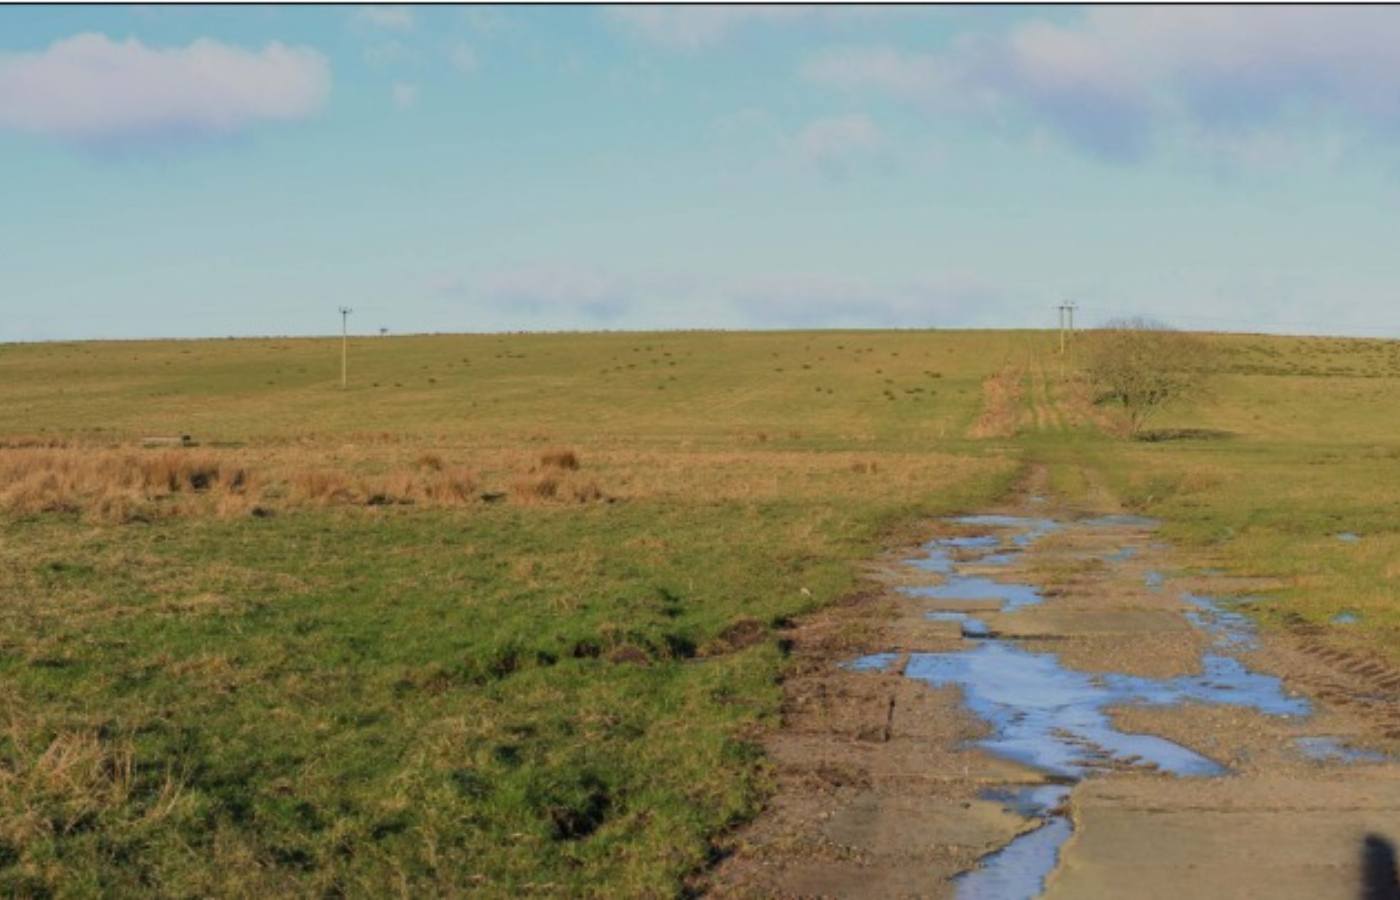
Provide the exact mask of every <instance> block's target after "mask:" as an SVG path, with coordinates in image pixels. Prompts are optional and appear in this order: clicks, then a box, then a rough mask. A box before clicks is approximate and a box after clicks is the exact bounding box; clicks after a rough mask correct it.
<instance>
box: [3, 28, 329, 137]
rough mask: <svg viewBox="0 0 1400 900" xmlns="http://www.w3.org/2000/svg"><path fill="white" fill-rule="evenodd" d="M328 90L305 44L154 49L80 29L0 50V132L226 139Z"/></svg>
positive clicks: (313, 105)
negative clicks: (39, 44)
mask: <svg viewBox="0 0 1400 900" xmlns="http://www.w3.org/2000/svg"><path fill="white" fill-rule="evenodd" d="M330 86H331V73H330V66H329V64H328V63H327V61H326V58H325V57H324V56H322V55H321V54H320V53H318V52H317V51H315V50H312V49H310V48H308V47H288V46H286V45H285V44H281V43H275V42H274V43H271V44H268V45H267V46H266V47H264V48H263V49H262V50H260V51H252V50H245V49H243V48H241V47H235V46H231V45H228V44H223V43H220V42H218V41H215V40H211V39H208V38H200V39H199V40H196V41H194V42H193V43H191V44H189V45H187V46H184V47H173V48H168V49H160V48H153V47H148V46H146V45H145V44H143V43H141V42H140V41H138V40H135V39H134V38H133V39H128V40H126V41H122V42H116V41H113V40H111V39H110V38H108V37H107V36H106V35H102V34H91V33H90V34H80V35H76V36H74V37H71V38H65V39H63V40H60V41H56V42H55V43H53V44H52V45H50V46H49V47H48V49H46V50H43V51H40V52H33V53H5V54H0V129H12V130H16V131H23V132H28V133H32V134H39V135H45V136H49V137H56V138H60V139H64V140H69V141H73V142H76V143H80V144H84V145H88V146H94V147H96V146H103V145H109V144H114V145H121V144H129V143H142V142H149V141H160V140H165V139H172V138H177V139H178V138H190V137H209V136H217V135H229V134H233V133H236V132H239V131H242V130H244V129H246V128H248V127H249V126H251V125H254V124H255V123H258V122H263V121H277V122H289V121H296V120H300V119H305V118H307V117H308V116H310V115H311V114H313V113H314V112H316V110H318V109H319V108H320V107H321V105H322V104H323V103H324V102H325V99H326V96H327V95H328V94H329V93H330Z"/></svg>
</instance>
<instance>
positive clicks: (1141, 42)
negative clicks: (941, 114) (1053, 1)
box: [802, 6, 1400, 160]
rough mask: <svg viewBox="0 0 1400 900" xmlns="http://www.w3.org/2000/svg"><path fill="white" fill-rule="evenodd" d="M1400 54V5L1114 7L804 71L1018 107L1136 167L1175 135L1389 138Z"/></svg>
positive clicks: (862, 54) (891, 89)
mask: <svg viewBox="0 0 1400 900" xmlns="http://www.w3.org/2000/svg"><path fill="white" fill-rule="evenodd" d="M1398 44H1400V11H1396V10H1394V9H1389V8H1378V7H1329V8H1322V7H1314V6H1287V7H1278V6H1273V7H1262V6H1261V7H1252V6H1171V7H1140V6H1129V7H1112V6H1110V7H1091V8H1089V9H1088V10H1086V11H1085V12H1084V13H1083V15H1082V16H1081V17H1079V18H1078V19H1076V20H1074V21H1072V22H1069V23H1066V24H1059V23H1052V22H1049V21H1045V20H1041V19H1037V20H1033V21H1030V22H1024V23H1021V24H1019V25H1016V26H1014V27H1012V28H1011V29H1009V30H1008V31H1006V32H1005V33H1002V34H997V35H982V36H971V35H964V36H963V37H962V38H961V39H959V40H957V41H954V42H953V43H951V44H950V45H949V46H948V47H947V48H945V49H940V50H937V51H931V52H911V51H907V50H897V49H893V48H888V47H886V48H854V49H844V50H837V51H833V52H829V53H827V54H823V55H821V56H818V57H816V58H814V59H812V60H810V61H809V62H808V63H807V64H806V65H805V66H804V67H803V68H802V74H803V75H804V76H805V77H806V78H807V79H809V80H811V81H813V82H817V83H821V84H826V85H830V86H835V87H840V88H843V89H848V90H856V89H872V90H879V91H884V92H887V93H890V94H895V95H900V96H904V97H906V98H910V99H914V100H917V101H919V102H921V103H924V104H934V105H937V106H939V107H940V108H945V109H946V108H953V109H962V110H968V109H978V108H991V109H994V110H998V111H1002V110H1015V111H1020V112H1023V113H1025V114H1027V115H1028V116H1030V118H1031V120H1032V121H1034V122H1036V123H1038V124H1039V125H1041V126H1043V127H1044V128H1046V129H1048V130H1049V131H1051V132H1054V133H1056V134H1058V135H1059V136H1060V137H1061V138H1063V139H1065V140H1067V141H1069V142H1070V143H1071V144H1074V145H1076V146H1078V147H1080V148H1082V149H1085V150H1088V151H1090V152H1092V153H1094V154H1096V155H1098V156H1101V157H1104V158H1108V159H1115V160H1131V159H1134V158H1137V157H1139V156H1141V155H1143V154H1145V153H1146V152H1148V151H1149V150H1150V149H1151V148H1152V147H1153V145H1154V143H1155V142H1156V141H1157V139H1158V138H1159V137H1160V136H1161V133H1162V132H1163V131H1164V130H1167V131H1169V130H1173V129H1175V130H1178V131H1196V132H1211V133H1216V134H1220V133H1232V134H1236V135H1238V134H1244V133H1248V132H1251V131H1257V130H1260V129H1268V128H1279V127H1284V128H1287V127H1289V126H1293V127H1294V128H1295V130H1296V131H1297V132H1299V133H1301V132H1303V131H1305V130H1318V129H1320V128H1345V127H1353V128H1358V129H1361V130H1374V129H1377V128H1379V129H1382V130H1386V131H1390V130H1392V129H1394V128H1395V127H1396V126H1397V125H1400V54H1396V53H1395V52H1394V49H1393V48H1394V47H1395V46H1397V45H1398ZM1195 143H1197V144H1198V145H1201V146H1205V145H1214V146H1229V145H1238V144H1240V142H1239V141H1238V140H1232V141H1221V140H1197V141H1196V142H1195Z"/></svg>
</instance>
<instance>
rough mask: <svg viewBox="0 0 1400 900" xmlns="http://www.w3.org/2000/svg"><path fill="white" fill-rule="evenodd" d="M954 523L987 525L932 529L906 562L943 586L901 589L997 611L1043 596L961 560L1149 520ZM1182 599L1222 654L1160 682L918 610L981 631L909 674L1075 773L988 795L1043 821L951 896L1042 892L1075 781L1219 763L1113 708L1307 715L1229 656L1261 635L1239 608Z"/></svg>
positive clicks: (1024, 748)
mask: <svg viewBox="0 0 1400 900" xmlns="http://www.w3.org/2000/svg"><path fill="white" fill-rule="evenodd" d="M949 521H951V522H953V523H955V524H957V525H963V526H972V527H981V528H987V529H993V531H990V532H989V533H987V534H975V535H963V536H959V537H950V538H940V539H936V540H933V541H930V542H929V543H927V544H925V545H924V547H923V551H924V553H923V555H922V556H921V557H919V558H917V559H913V560H909V561H908V562H909V563H910V564H911V565H913V566H914V567H916V568H919V569H922V570H923V571H926V572H931V573H934V574H938V575H942V576H943V580H942V582H941V583H940V584H937V585H932V586H919V587H905V588H902V589H901V590H902V591H903V593H904V594H906V595H907V596H909V597H912V598H915V599H928V600H953V601H960V600H994V601H998V602H999V612H1001V613H1013V612H1015V611H1016V610H1018V609H1023V608H1025V607H1027V606H1031V605H1034V604H1038V603H1041V602H1043V597H1042V595H1041V594H1040V592H1039V591H1038V590H1037V589H1036V588H1035V587H1034V586H1033V585H1030V584H1023V583H1019V582H1013V581H1009V580H1002V579H998V578H995V577H988V576H987V575H982V574H965V573H964V572H963V569H964V567H968V566H971V567H990V566H999V565H1007V564H1009V563H1010V562H1012V561H1013V560H1014V559H1016V557H1017V556H1019V555H1020V553H1021V552H1022V551H1023V550H1024V548H1026V547H1028V546H1029V545H1031V544H1032V543H1034V542H1035V541H1037V540H1040V539H1041V538H1043V537H1045V536H1046V535H1049V534H1052V533H1054V532H1056V531H1059V530H1060V529H1062V528H1065V527H1076V526H1078V527H1089V528H1096V527H1131V528H1143V529H1149V528H1153V527H1155V526H1156V522H1154V521H1153V520H1151V519H1146V518H1143V517H1141V516H1131V515H1116V516H1100V517H1097V518H1093V519H1087V520H1084V521H1082V522H1079V523H1071V524H1068V525H1067V524H1065V523H1061V522H1057V521H1055V520H1053V519H1048V518H1040V517H1033V516H1006V515H979V516H960V517H957V518H953V519H950V520H949ZM976 551H985V552H981V553H978V552H976ZM955 552H956V554H957V556H956V558H955V555H954V553H955ZM1135 552H1136V551H1135V549H1134V548H1133V547H1124V548H1121V549H1119V550H1117V551H1115V552H1114V553H1111V554H1109V555H1108V556H1107V557H1106V558H1107V559H1109V560H1111V561H1115V562H1122V561H1125V560H1127V559H1129V558H1130V557H1131V556H1132V555H1133V554H1134V553H1135ZM1144 581H1145V584H1146V586H1147V587H1148V588H1149V589H1150V590H1153V591H1159V590H1161V588H1162V586H1163V581H1164V580H1163V576H1162V574H1161V573H1160V572H1148V573H1146V575H1145V577H1144ZM1182 599H1183V600H1184V601H1185V602H1186V603H1187V604H1188V605H1190V607H1191V609H1190V610H1189V611H1188V612H1187V614H1186V615H1187V618H1188V619H1190V621H1191V622H1192V624H1193V625H1195V626H1196V627H1198V628H1200V629H1202V630H1204V631H1206V632H1208V633H1209V634H1211V635H1212V636H1213V637H1214V638H1215V646H1216V647H1217V648H1218V651H1219V652H1214V653H1209V654H1206V655H1205V656H1203V657H1202V659H1201V673H1200V674H1199V675H1189V676H1181V677H1177V678H1166V679H1152V678H1142V677H1138V676H1132V675H1125V674H1117V673H1108V674H1089V673H1084V672H1076V671H1074V670H1072V669H1067V668H1065V667H1064V666H1062V665H1061V664H1060V661H1059V658H1058V657H1057V656H1056V654H1053V653H1033V652H1030V651H1028V650H1026V649H1024V648H1022V647H1021V646H1019V645H1017V644H1016V643H1014V642H1011V641H1005V640H998V639H994V638H992V637H991V636H990V632H989V630H988V629H987V626H986V624H985V623H984V622H983V621H981V620H979V619H977V618H975V617H973V616H972V615H969V614H968V613H966V612H957V611H952V610H931V611H928V612H926V613H925V615H926V616H927V617H928V618H929V619H930V620H934V621H947V622H958V623H959V624H960V626H961V629H962V634H963V636H964V637H968V638H978V639H979V640H978V641H977V643H976V644H975V645H974V646H972V647H970V648H969V649H966V650H960V651H957V652H951V653H914V654H911V655H910V656H909V658H908V661H907V663H906V664H905V667H904V672H903V674H904V675H905V676H906V677H909V678H915V679H918V680H920V681H923V682H925V683H927V684H929V685H931V686H934V687H945V686H956V687H958V688H960V689H961V691H962V695H963V699H964V702H965V703H966V705H967V707H968V709H969V710H971V711H972V712H973V713H974V714H976V715H977V716H978V717H979V718H980V719H982V720H983V721H984V722H986V723H987V724H988V725H989V726H991V729H992V734H991V735H990V736H988V737H986V738H983V739H981V740H980V741H978V745H979V746H981V747H984V748H985V749H987V750H988V751H990V752H992V753H994V754H997V755H998V756H1002V757H1004V758H1006V759H1011V760H1015V761H1017V762H1019V763H1022V764H1025V765H1028V766H1031V767H1033V768H1035V769H1038V770H1040V771H1042V772H1044V773H1046V774H1047V775H1048V776H1051V777H1053V778H1055V779H1060V780H1064V781H1069V782H1071V783H1070V784H1065V783H1059V782H1055V783H1048V784H1042V785H1035V786H1031V787H1027V788H1021V789H1009V790H1005V791H997V792H987V793H985V794H984V795H983V796H984V798H985V799H991V800H995V801H999V802H1002V803H1003V804H1004V805H1005V806H1006V808H1007V809H1012V810H1015V811H1016V812H1018V813H1020V814H1022V815H1024V816H1026V817H1028V818H1033V819H1039V820H1041V824H1040V825H1039V826H1038V827H1036V828H1035V829H1034V830H1032V831H1028V832H1026V833H1024V834H1022V835H1020V836H1018V837H1017V838H1015V839H1014V840H1013V841H1011V842H1010V843H1009V844H1007V845H1006V846H1005V847H1003V848H1002V849H1000V850H998V851H997V852H995V853H992V854H990V855H988V856H987V857H985V858H984V859H982V861H981V863H980V864H979V866H978V868H976V869H974V870H972V871H969V872H966V873H964V874H963V875H960V876H959V877H958V879H957V895H958V896H959V897H970V898H981V897H995V898H1014V897H1034V896H1037V895H1038V894H1040V892H1041V891H1042V890H1043V889H1044V882H1045V878H1046V876H1048V875H1049V873H1050V872H1051V871H1052V870H1053V869H1054V867H1055V865H1056V863H1057V861H1058V858H1059V852H1060V847H1061V846H1062V845H1063V844H1064V842H1065V841H1066V840H1067V839H1068V838H1069V836H1070V834H1071V832H1072V830H1073V825H1072V823H1071V821H1070V820H1069V818H1068V816H1067V814H1066V813H1065V812H1064V809H1063V805H1064V802H1065V800H1066V799H1067V797H1068V796H1069V792H1070V790H1071V789H1072V782H1074V781H1077V780H1079V779H1082V778H1085V777H1089V776H1091V775H1093V774H1094V773H1095V772H1100V771H1104V770H1106V769H1109V768H1117V767H1123V766H1129V767H1131V766H1142V767H1147V768H1152V769H1156V770H1160V771H1165V772H1170V773H1173V774H1176V775H1179V776H1214V775H1220V774H1223V773H1224V772H1225V769H1224V767H1223V766H1221V764H1220V763H1218V762H1216V761H1215V760H1212V759H1209V758H1208V757H1205V756H1202V755H1201V754H1199V753H1196V752H1195V751H1193V750H1191V749H1189V748H1187V747H1184V746H1182V745H1180V744H1177V743H1174V742H1172V741H1169V740H1166V739H1165V738H1160V737H1156V736H1154V735H1147V734H1133V733H1130V732H1124V731H1119V730H1118V729H1117V728H1115V727H1114V725H1113V722H1112V720H1111V719H1110V717H1109V714H1108V710H1109V709H1110V708H1112V707H1115V706H1125V705H1146V706H1170V705H1176V704H1180V703H1186V702H1192V703H1208V704H1226V705H1232V706H1240V707H1246V708H1250V709H1255V710H1258V711H1260V712H1262V713H1266V714H1271V715H1280V716H1302V715H1307V714H1308V712H1309V707H1308V704H1307V702H1306V701H1305V700H1303V699H1301V698H1298V697H1291V696H1289V695H1288V694H1286V693H1285V691H1284V690H1283V685H1282V683H1281V682H1280V681H1279V679H1277V678H1274V677H1273V676H1269V675H1262V674H1259V673H1256V672H1252V671H1250V670H1249V669H1248V668H1246V667H1245V666H1244V665H1243V664H1242V663H1241V662H1240V661H1239V660H1237V659H1235V658H1234V657H1232V656H1229V655H1226V653H1228V652H1230V651H1234V650H1238V649H1243V648H1247V647H1249V646H1251V645H1252V644H1253V643H1254V642H1255V636H1254V630H1253V626H1252V625H1251V623H1250V621H1249V620H1248V619H1247V618H1245V617H1244V616H1242V615H1241V614H1239V613H1237V612H1233V611H1231V610H1229V609H1226V608H1225V607H1224V606H1223V605H1222V604H1221V603H1220V602H1219V601H1217V600H1215V599H1213V598H1210V597H1205V596H1200V595H1196V594H1184V595H1182ZM898 658H899V657H898V656H897V654H893V653H877V654H872V655H870V656H866V657H862V658H860V659H858V660H855V661H854V662H852V663H849V664H848V666H849V667H850V668H852V669H861V670H878V671H887V670H888V669H889V668H890V667H891V666H892V665H894V663H895V662H896V661H897V659H898ZM1325 740H1326V739H1316V741H1325ZM1316 741H1315V742H1314V744H1312V745H1308V746H1304V745H1303V744H1302V742H1300V744H1299V749H1300V750H1301V751H1302V752H1304V753H1310V754H1321V753H1325V752H1335V751H1331V750H1330V748H1329V747H1328V745H1326V744H1325V743H1323V744H1318V743H1316ZM1341 750H1343V751H1346V748H1341ZM1347 752H1352V753H1357V752H1364V751H1347ZM1318 758H1322V757H1318Z"/></svg>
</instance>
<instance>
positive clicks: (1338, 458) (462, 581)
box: [0, 331, 1400, 896]
mask: <svg viewBox="0 0 1400 900" xmlns="http://www.w3.org/2000/svg"><path fill="white" fill-rule="evenodd" d="M1212 340H1213V341H1215V342H1216V343H1217V344H1218V345H1219V346H1220V347H1221V349H1222V351H1223V354H1224V355H1223V358H1224V360H1225V363H1224V369H1225V371H1224V372H1223V374H1221V375H1220V376H1219V377H1218V378H1217V379H1216V381H1215V383H1214V385H1213V388H1212V391H1211V393H1210V395H1209V396H1207V397H1204V398H1202V399H1201V400H1200V401H1199V402H1196V403H1194V404H1192V405H1189V406H1186V407H1183V408H1180V409H1177V410H1175V411H1173V412H1172V414H1171V415H1170V417H1168V418H1166V419H1164V420H1163V421H1161V422H1159V423H1154V427H1156V428H1158V429H1162V430H1165V431H1169V430H1171V429H1194V431H1189V432H1182V433H1185V434H1194V435H1196V436H1194V437H1186V438H1184V439H1173V440H1163V441H1157V442H1141V441H1125V440H1121V439H1118V438H1114V437H1112V436H1111V435H1109V434H1106V433H1105V432H1104V431H1103V430H1102V429H1101V426H1102V425H1104V424H1105V420H1104V415H1103V412H1102V411H1101V410H1098V409H1096V408H1094V407H1092V406H1091V405H1090V404H1089V403H1088V398H1087V397H1086V394H1085V391H1084V389H1083V387H1082V386H1081V385H1078V384H1077V382H1075V381H1074V379H1073V377H1072V376H1073V373H1074V361H1075V360H1074V355H1073V354H1071V355H1070V357H1069V358H1067V359H1066V358H1061V357H1059V356H1058V355H1057V354H1055V353H1053V336H1052V335H1050V334H1048V333H1044V332H942V331H931V332H916V331H905V332H867V331H862V332H787V333H664V334H631V333H618V334H587V335H565V334H550V335H524V334H522V335H482V336H461V335H442V336H419V337H387V338H360V339H355V340H353V341H352V344H351V367H350V373H351V377H350V387H349V389H348V390H344V391H342V390H340V389H339V386H338V384H339V350H340V345H339V341H338V340H308V339H268V340H236V341H235V340H209V341H169V342H120V343H75V344H44V345H21V346H15V345H11V346H3V347H0V647H3V649H4V652H3V654H0V709H2V710H3V713H4V716H5V721H4V726H5V727H4V731H3V732H2V733H0V890H3V892H5V893H7V894H20V895H24V894H35V895H37V894H43V893H46V892H57V893H64V894H75V893H76V894H87V893H120V894H134V893H143V894H146V893H156V894H162V895H167V894H195V893H198V894H218V895H224V894H247V893H253V892H267V891H275V892H278V893H296V894H312V893H315V894H327V893H342V894H368V893H373V894H383V893H390V892H409V893H427V892H435V893H461V892H466V891H468V890H471V891H477V892H481V893H485V894H488V895H512V896H513V895H518V894H520V893H524V892H530V891H533V892H537V893H544V894H571V895H577V894H599V895H603V894H607V895H617V894H619V893H623V894H671V893H674V892H676V890H677V889H678V886H679V885H680V884H681V882H682V880H683V879H684V878H685V877H686V876H687V875H688V874H689V873H692V872H694V871H695V870H697V869H698V868H700V867H703V866H704V865H705V864H706V861H707V859H708V858H709V856H710V854H711V853H712V850H711V846H712V845H711V840H712V838H713V837H714V836H715V835H716V834H717V833H719V832H720V831H721V830H723V829H724V828H726V827H727V826H729V825H731V824H733V823H735V822H737V821H740V820H742V819H743V818H744V817H746V816H749V815H751V814H752V813H753V812H754V811H755V810H756V809H757V807H758V804H759V803H761V801H762V798H763V796H764V790H765V788H764V781H763V777H764V776H763V772H764V768H763V760H762V759H761V756H760V754H759V752H758V751H757V749H756V746H757V745H756V743H755V742H754V736H755V734H757V733H758V732H757V730H758V729H762V728H764V727H766V726H768V725H770V724H771V723H772V722H773V721H774V716H775V714H776V711H777V702H778V696H779V695H778V689H777V678H778V677H779V675H780V673H781V671H782V669H783V666H784V664H785V663H784V656H783V647H782V645H781V643H780V641H779V640H778V638H777V635H776V633H775V632H776V629H778V628H780V627H781V625H782V623H784V622H785V621H786V620H788V619H790V618H791V617H794V616H798V615H801V614H802V613H804V612H806V611H809V610H811V609H813V608H815V607H817V606H820V605H822V604H827V603H831V602H834V601H835V600H837V599H839V598H840V597H842V596H844V595H846V594H848V593H849V592H851V591H852V590H854V589H855V586H856V584H857V578H858V566H859V564H860V562H861V561H862V560H864V559H867V558H868V557H870V556H871V555H873V554H874V553H876V552H878V550H879V549H880V548H881V547H882V546H885V545H888V544H889V543H891V542H893V541H896V540H899V539H900V538H901V536H904V535H908V534H909V533H911V532H910V529H912V528H914V527H916V526H917V524H918V522H919V521H920V519H921V518H922V517H926V516H929V515H933V514H937V513H940V512H945V511H951V510H955V509H972V508H976V507H978V506H979V505H982V504H985V503H988V502H991V501H992V500H993V499H995V498H996V497H997V496H999V495H1001V494H1002V493H1004V492H1005V491H1007V490H1008V489H1009V487H1010V486H1011V485H1012V483H1013V482H1014V479H1015V478H1016V476H1017V475H1018V473H1019V472H1020V471H1021V470H1022V467H1023V466H1025V465H1026V464H1028V463H1031V462H1039V463H1043V464H1046V465H1048V466H1050V468H1051V471H1052V476H1053V479H1054V483H1055V485H1056V487H1057V489H1058V490H1060V491H1062V492H1064V493H1066V494H1069V495H1070V496H1082V497H1084V498H1085V499H1086V500H1105V499H1107V500H1116V501H1120V502H1122V503H1124V504H1126V505H1128V506H1129V507H1131V508H1134V509H1139V510H1142V511H1145V512H1149V513H1151V514H1153V515H1158V516H1161V517H1162V518H1163V519H1164V520H1165V522H1166V526H1165V529H1166V532H1167V534H1168V535H1169V536H1170V537H1172V538H1173V539H1174V540H1175V541H1177V542H1178V544H1179V546H1180V547H1181V553H1182V565H1183V566H1187V567H1189V566H1221V567H1226V568H1229V569H1231V570H1232V571H1238V572H1240V573H1243V574H1256V575H1264V576H1272V577H1277V578H1279V579H1281V582H1280V583H1281V584H1282V585H1283V587H1282V588H1281V589H1280V590H1277V591H1273V592H1270V593H1269V594H1268V596H1267V597H1264V598H1261V599H1260V600H1259V601H1258V602H1257V603H1255V605H1254V609H1255V611H1256V612H1257V614H1258V615H1259V616H1261V618H1262V619H1263V621H1264V622H1265V623H1266V625H1269V626H1272V627H1289V626H1290V625H1292V624H1294V623H1296V622H1298V621H1305V622H1311V623H1316V624H1319V625H1323V626H1326V627H1327V628H1328V629H1330V631H1329V634H1330V635H1331V636H1332V638H1331V639H1333V640H1336V641H1338V642H1340V643H1345V644H1347V645H1348V646H1355V647H1358V648H1361V649H1363V650H1366V651H1368V652H1377V653H1384V654H1388V655H1390V656H1391V657H1392V658H1394V657H1396V656H1400V613H1397V611H1396V609H1395V605H1396V604H1395V598H1396V594H1397V582H1398V580H1400V564H1397V563H1396V562H1395V560H1397V559H1400V528H1397V524H1396V522H1397V520H1396V518H1395V516H1394V514H1393V510H1394V509H1395V508H1396V504H1397V502H1400V478H1397V475H1400V416H1398V415H1397V414H1396V413H1397V411H1400V410H1397V407H1396V401H1395V398H1396V396H1397V394H1396V388H1397V387H1398V386H1400V343H1397V342H1381V341H1343V340H1333V339H1312V338H1271V337H1258V336H1240V335H1231V336H1216V337H1213V338H1212ZM179 434H190V435H192V436H193V437H194V439H195V440H196V441H197V442H198V443H199V446H197V447H190V448H174V449H172V448H166V447H143V446H141V442H142V439H143V438H147V437H152V436H167V435H179ZM1341 533H1355V534H1357V535H1359V538H1360V539H1359V540H1356V541H1349V540H1341V539H1339V538H1338V534H1341ZM1343 611H1348V612H1353V613H1355V614H1357V615H1358V616H1359V617H1360V621H1359V622H1358V623H1356V624H1353V625H1343V624H1337V625H1332V624H1330V623H1331V620H1332V618H1333V616H1335V615H1336V614H1337V613H1339V612H1343Z"/></svg>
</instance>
